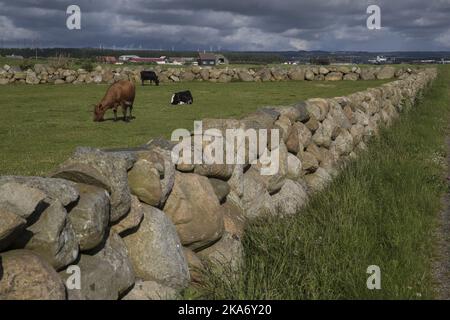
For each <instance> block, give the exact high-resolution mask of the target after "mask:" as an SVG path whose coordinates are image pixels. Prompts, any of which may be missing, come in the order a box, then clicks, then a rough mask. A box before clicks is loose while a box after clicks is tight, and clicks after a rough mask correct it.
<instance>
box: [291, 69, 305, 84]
mask: <svg viewBox="0 0 450 320" xmlns="http://www.w3.org/2000/svg"><path fill="white" fill-rule="evenodd" d="M288 76H289V79H291V80H294V81H299V80H305V70H303V69H301V68H296V69H293V70H291V71H290V72H289V73H288Z"/></svg>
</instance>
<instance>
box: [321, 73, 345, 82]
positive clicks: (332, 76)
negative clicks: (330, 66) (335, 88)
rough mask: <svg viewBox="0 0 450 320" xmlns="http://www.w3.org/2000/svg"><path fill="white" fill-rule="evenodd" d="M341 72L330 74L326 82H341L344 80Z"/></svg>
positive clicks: (326, 77)
mask: <svg viewBox="0 0 450 320" xmlns="http://www.w3.org/2000/svg"><path fill="white" fill-rule="evenodd" d="M342 76H343V75H342V73H341V72H330V73H328V74H327V75H326V76H325V80H326V81H340V80H342Z"/></svg>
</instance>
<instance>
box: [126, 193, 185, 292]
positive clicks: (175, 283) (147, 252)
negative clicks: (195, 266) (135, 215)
mask: <svg viewBox="0 0 450 320" xmlns="http://www.w3.org/2000/svg"><path fill="white" fill-rule="evenodd" d="M169 202H170V199H169V201H168V203H169ZM143 207H144V208H143V210H144V219H143V220H142V222H141V224H140V226H139V229H138V230H137V232H135V233H132V234H130V235H128V236H126V237H125V238H124V241H125V244H126V246H127V248H128V251H129V255H130V259H131V261H132V263H133V267H134V270H135V272H136V276H137V277H138V278H140V279H142V280H144V281H156V282H158V283H160V284H162V285H164V286H168V287H171V288H174V289H180V290H181V289H183V288H185V287H186V286H187V284H188V283H189V270H188V266H187V262H186V259H185V257H184V255H183V247H182V245H181V243H180V239H179V237H178V235H177V232H176V229H175V227H174V226H173V224H172V223H171V221H170V220H169V219H168V218H167V216H166V215H165V214H164V212H162V211H160V210H158V209H156V208H153V207H150V206H147V205H143Z"/></svg>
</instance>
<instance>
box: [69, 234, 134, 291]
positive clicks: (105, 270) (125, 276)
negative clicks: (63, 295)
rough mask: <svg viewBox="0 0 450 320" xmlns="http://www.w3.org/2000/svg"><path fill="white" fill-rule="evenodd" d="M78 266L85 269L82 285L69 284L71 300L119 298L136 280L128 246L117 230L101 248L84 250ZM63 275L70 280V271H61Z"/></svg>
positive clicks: (82, 270) (82, 274)
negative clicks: (71, 287) (74, 286)
mask: <svg viewBox="0 0 450 320" xmlns="http://www.w3.org/2000/svg"><path fill="white" fill-rule="evenodd" d="M77 266H78V267H79V268H80V272H81V289H80V290H78V289H70V288H68V290H67V293H68V298H69V300H117V299H118V298H119V297H120V296H121V295H122V294H124V293H125V292H126V291H127V290H128V289H130V288H131V287H132V286H133V284H134V282H135V275H134V271H133V266H132V264H131V261H130V259H129V258H128V251H127V248H126V246H125V244H124V242H123V240H122V239H121V238H120V237H119V236H118V235H117V234H116V233H113V232H112V233H111V234H110V236H109V237H108V240H107V241H106V242H105V245H104V247H103V248H102V249H101V250H100V251H97V252H95V253H92V254H91V255H88V254H82V255H81V257H80V260H79V261H78V263H77ZM60 276H61V277H62V278H63V279H65V280H66V281H67V279H68V277H69V276H70V273H69V272H67V270H66V271H61V272H60Z"/></svg>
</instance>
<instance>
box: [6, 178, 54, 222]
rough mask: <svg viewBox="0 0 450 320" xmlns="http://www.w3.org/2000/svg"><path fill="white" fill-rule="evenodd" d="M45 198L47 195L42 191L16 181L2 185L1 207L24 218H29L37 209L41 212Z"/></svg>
mask: <svg viewBox="0 0 450 320" xmlns="http://www.w3.org/2000/svg"><path fill="white" fill-rule="evenodd" d="M45 200H46V195H45V194H44V193H43V192H42V191H40V190H38V189H35V188H30V187H27V186H25V185H22V184H19V183H16V182H8V183H5V184H3V185H1V186H0V209H3V210H7V211H10V212H12V213H15V214H16V215H18V216H20V217H22V218H24V219H28V218H29V217H30V216H31V215H32V214H33V213H35V212H36V211H38V212H41V211H42V209H43V207H44V206H45ZM38 212H37V213H38Z"/></svg>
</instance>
